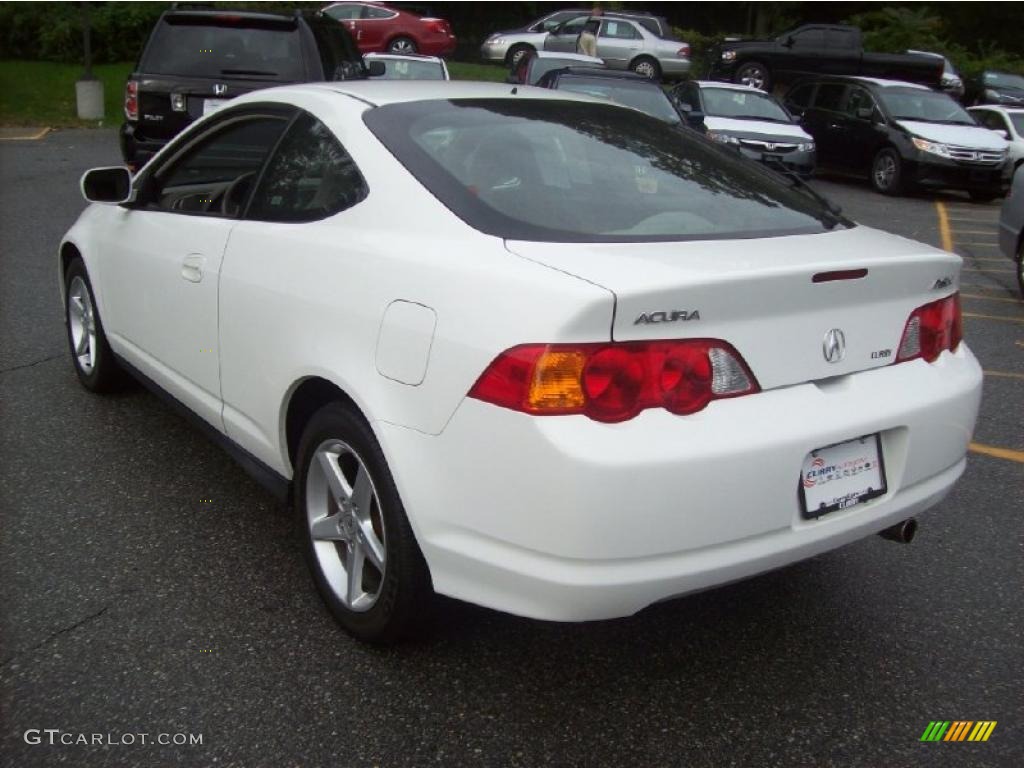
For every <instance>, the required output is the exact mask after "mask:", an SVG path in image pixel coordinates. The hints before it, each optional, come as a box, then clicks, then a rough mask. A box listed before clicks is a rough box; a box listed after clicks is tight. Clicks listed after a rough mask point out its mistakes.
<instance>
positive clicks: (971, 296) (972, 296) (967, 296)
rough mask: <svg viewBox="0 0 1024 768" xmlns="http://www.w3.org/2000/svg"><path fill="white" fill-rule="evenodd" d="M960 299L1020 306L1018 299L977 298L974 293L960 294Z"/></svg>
mask: <svg viewBox="0 0 1024 768" xmlns="http://www.w3.org/2000/svg"><path fill="white" fill-rule="evenodd" d="M960 298H961V299H978V300H979V301H1005V302H1006V303H1007V304H1020V303H1022V302H1021V300H1020V299H1008V298H1006V297H1005V296H978V295H977V294H975V293H961V294H960Z"/></svg>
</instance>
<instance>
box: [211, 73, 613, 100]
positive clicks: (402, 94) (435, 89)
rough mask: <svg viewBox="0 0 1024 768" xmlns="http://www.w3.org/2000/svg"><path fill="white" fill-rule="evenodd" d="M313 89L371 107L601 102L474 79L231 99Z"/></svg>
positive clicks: (339, 86) (347, 85)
mask: <svg viewBox="0 0 1024 768" xmlns="http://www.w3.org/2000/svg"><path fill="white" fill-rule="evenodd" d="M310 93H317V94H324V93H326V94H331V93H335V94H338V95H339V96H348V97H351V98H354V99H357V100H359V101H362V102H363V103H365V104H367V105H369V106H371V107H383V106H386V105H388V104H402V103H407V102H414V101H446V100H448V99H515V98H519V99H523V98H527V99H533V100H536V99H543V100H547V101H586V102H597V103H601V102H600V100H598V99H593V98H591V97H589V96H584V95H582V94H574V93H568V92H565V91H554V90H550V89H548V88H536V87H534V86H531V85H507V84H503V83H482V82H473V81H471V80H380V79H377V80H342V81H335V82H328V83H300V84H297V85H285V86H281V87H278V88H268V89H264V90H258V91H252V92H250V93H247V94H244V95H242V96H237V97H235V98H234V99H232V100H231V103H232V104H248V103H253V102H260V101H267V100H268V97H270V100H273V101H282V102H285V103H289V98H288V97H289V96H291V95H293V94H294V95H295V96H303V95H308V94H310Z"/></svg>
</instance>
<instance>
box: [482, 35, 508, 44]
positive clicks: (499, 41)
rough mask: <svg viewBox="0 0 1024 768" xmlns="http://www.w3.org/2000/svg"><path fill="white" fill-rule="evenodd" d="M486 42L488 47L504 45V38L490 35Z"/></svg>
mask: <svg viewBox="0 0 1024 768" xmlns="http://www.w3.org/2000/svg"><path fill="white" fill-rule="evenodd" d="M486 42H487V44H488V45H504V44H505V38H504V37H502V36H501V35H492V36H491V37H488V38H487V41H486Z"/></svg>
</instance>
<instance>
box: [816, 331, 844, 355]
mask: <svg viewBox="0 0 1024 768" xmlns="http://www.w3.org/2000/svg"><path fill="white" fill-rule="evenodd" d="M821 351H822V354H824V355H825V360H827V361H828V362H830V363H838V362H839V361H840V360H842V359H843V357H845V355H846V336H845V335H844V334H843V332H842V331H841V330H839V329H838V328H833V329H832V330H831V331H829V332H828V333H826V334H825V341H824V343H823V344H822V345H821Z"/></svg>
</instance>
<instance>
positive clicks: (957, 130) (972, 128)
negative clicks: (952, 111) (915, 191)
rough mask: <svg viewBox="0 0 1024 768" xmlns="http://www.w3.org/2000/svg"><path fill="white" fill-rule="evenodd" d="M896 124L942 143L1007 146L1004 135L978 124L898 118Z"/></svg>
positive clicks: (986, 147) (989, 147)
mask: <svg viewBox="0 0 1024 768" xmlns="http://www.w3.org/2000/svg"><path fill="white" fill-rule="evenodd" d="M896 124H897V125H899V126H901V127H902V128H905V129H906V130H908V131H910V132H911V133H912V134H914V135H915V136H920V137H921V138H922V139H928V141H937V142H940V143H942V144H952V145H953V146H957V147H970V148H971V149H991V150H997V151H999V150H1004V149H1006V147H1007V142H1006V139H1004V138H1003V137H1002V136H999V135H998V134H996V133H993V132H992V131H990V130H988V129H987V128H982V127H981V126H977V125H942V124H940V123H921V122H918V121H916V120H897V121H896Z"/></svg>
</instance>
